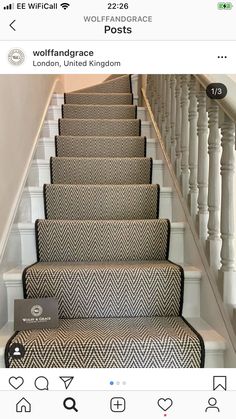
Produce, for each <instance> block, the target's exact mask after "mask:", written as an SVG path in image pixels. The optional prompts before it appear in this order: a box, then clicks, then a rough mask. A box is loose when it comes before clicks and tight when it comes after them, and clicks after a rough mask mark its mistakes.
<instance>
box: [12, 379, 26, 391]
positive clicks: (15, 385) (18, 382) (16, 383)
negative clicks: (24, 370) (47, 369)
mask: <svg viewBox="0 0 236 419" xmlns="http://www.w3.org/2000/svg"><path fill="white" fill-rule="evenodd" d="M9 384H10V385H11V386H12V387H13V388H14V389H15V390H18V388H20V387H21V386H22V385H23V384H24V380H23V378H22V377H11V378H9Z"/></svg>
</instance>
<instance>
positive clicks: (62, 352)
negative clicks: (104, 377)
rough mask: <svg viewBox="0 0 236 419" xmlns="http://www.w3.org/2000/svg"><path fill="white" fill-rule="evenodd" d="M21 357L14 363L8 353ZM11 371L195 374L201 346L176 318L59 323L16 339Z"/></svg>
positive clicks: (201, 356)
mask: <svg viewBox="0 0 236 419" xmlns="http://www.w3.org/2000/svg"><path fill="white" fill-rule="evenodd" d="M13 344H21V345H23V347H24V349H25V354H24V356H22V357H21V358H20V359H19V358H18V359H13V358H12V356H11V355H10V352H9V349H10V348H11V345H13ZM6 362H7V366H8V367H10V368H199V367H201V366H203V365H204V344H203V341H202V340H201V338H200V337H199V336H198V335H197V334H196V333H195V332H194V331H193V330H192V329H191V328H190V327H189V325H188V324H187V323H186V322H185V321H184V319H183V318H181V317H134V318H102V319H91V318H90V319H70V320H68V319H66V320H60V325H59V328H58V329H56V330H55V329H51V330H49V329H44V330H30V331H23V332H19V333H17V334H16V335H15V336H13V338H12V339H11V340H10V341H9V342H8V345H7V347H6Z"/></svg>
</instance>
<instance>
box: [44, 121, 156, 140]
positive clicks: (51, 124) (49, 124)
mask: <svg viewBox="0 0 236 419" xmlns="http://www.w3.org/2000/svg"><path fill="white" fill-rule="evenodd" d="M58 133H59V132H58V121H45V122H44V124H43V128H42V130H41V133H40V136H41V137H50V138H54V137H55V135H58ZM151 133H152V129H151V123H150V122H148V121H142V124H141V135H142V136H143V137H147V138H150V137H151Z"/></svg>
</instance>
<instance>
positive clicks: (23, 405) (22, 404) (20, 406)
mask: <svg viewBox="0 0 236 419" xmlns="http://www.w3.org/2000/svg"><path fill="white" fill-rule="evenodd" d="M16 411H17V413H23V412H25V413H30V412H31V404H30V403H29V402H28V401H27V400H26V399H25V398H24V397H23V399H21V400H20V401H19V402H18V403H17V405H16Z"/></svg>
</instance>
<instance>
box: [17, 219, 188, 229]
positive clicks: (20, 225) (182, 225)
mask: <svg viewBox="0 0 236 419" xmlns="http://www.w3.org/2000/svg"><path fill="white" fill-rule="evenodd" d="M108 221H109V220H108ZM13 226H15V227H16V228H23V229H27V230H31V229H34V227H35V223H15V224H13ZM185 227H186V223H185V222H184V221H176V222H171V228H173V229H185Z"/></svg>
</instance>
